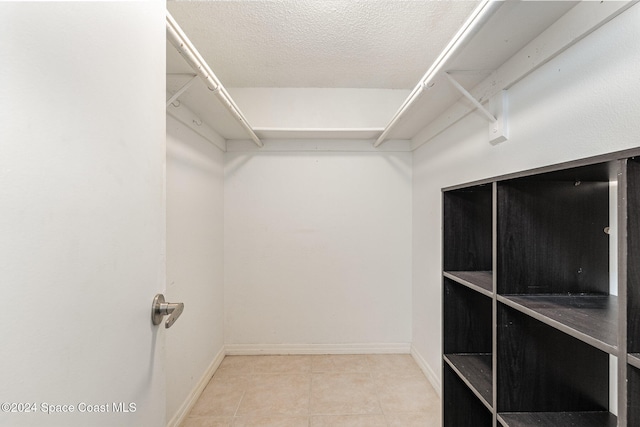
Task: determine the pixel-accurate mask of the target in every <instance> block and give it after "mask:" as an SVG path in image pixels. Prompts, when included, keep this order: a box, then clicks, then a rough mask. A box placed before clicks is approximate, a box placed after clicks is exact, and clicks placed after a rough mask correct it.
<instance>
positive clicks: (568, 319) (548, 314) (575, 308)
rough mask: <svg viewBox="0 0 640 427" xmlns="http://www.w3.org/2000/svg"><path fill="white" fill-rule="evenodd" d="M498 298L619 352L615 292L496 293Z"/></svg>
mask: <svg viewBox="0 0 640 427" xmlns="http://www.w3.org/2000/svg"><path fill="white" fill-rule="evenodd" d="M498 301H500V302H502V303H504V304H506V305H508V306H510V307H512V308H514V309H516V310H518V311H520V312H522V313H524V314H527V315H529V316H531V317H533V318H535V319H537V320H539V321H541V322H543V323H545V324H547V325H549V326H551V327H553V328H556V329H558V330H560V331H562V332H564V333H566V334H568V335H571V336H572V337H574V338H577V339H579V340H581V341H584V342H585V343H587V344H589V345H592V346H594V347H596V348H598V349H599V350H602V351H604V352H606V353H610V354H614V355H617V353H618V340H617V335H618V297H616V296H614V295H508V296H506V295H499V296H498Z"/></svg>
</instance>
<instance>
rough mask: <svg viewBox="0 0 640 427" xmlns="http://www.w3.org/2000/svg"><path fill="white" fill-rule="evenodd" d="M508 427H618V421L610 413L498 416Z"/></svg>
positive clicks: (521, 413) (507, 414)
mask: <svg viewBox="0 0 640 427" xmlns="http://www.w3.org/2000/svg"><path fill="white" fill-rule="evenodd" d="M498 420H499V421H500V422H501V423H502V424H503V425H504V426H506V427H534V426H535V427H544V426H548V427H558V426H567V427H616V426H617V425H618V419H617V418H616V416H615V415H613V414H611V413H610V412H605V411H602V412H519V413H502V414H498Z"/></svg>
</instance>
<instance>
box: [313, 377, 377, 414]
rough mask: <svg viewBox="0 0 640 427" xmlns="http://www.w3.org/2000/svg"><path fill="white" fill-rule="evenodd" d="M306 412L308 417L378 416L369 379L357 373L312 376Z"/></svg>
mask: <svg viewBox="0 0 640 427" xmlns="http://www.w3.org/2000/svg"><path fill="white" fill-rule="evenodd" d="M310 410H311V414H312V415H329V414H336V415H350V414H379V413H381V410H380V404H379V403H378V397H377V394H376V390H375V384H374V383H373V380H372V379H371V376H370V375H369V374H359V373H319V374H313V376H312V381H311V399H310Z"/></svg>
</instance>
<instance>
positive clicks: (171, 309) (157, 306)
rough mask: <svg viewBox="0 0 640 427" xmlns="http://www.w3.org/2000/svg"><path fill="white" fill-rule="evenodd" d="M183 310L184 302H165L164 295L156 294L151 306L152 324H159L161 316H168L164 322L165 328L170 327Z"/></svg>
mask: <svg viewBox="0 0 640 427" xmlns="http://www.w3.org/2000/svg"><path fill="white" fill-rule="evenodd" d="M183 310H184V303H181V302H177V303H170V302H165V300H164V295H162V294H158V295H156V296H155V297H154V298H153V306H152V307H151V321H152V322H153V324H154V325H159V324H160V322H162V317H163V316H167V315H168V316H169V318H168V319H167V321H166V322H165V323H164V327H165V328H167V329H168V328H170V327H171V326H172V325H173V324H174V323H176V320H178V317H180V315H181V314H182V311H183Z"/></svg>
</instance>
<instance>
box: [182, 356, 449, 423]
mask: <svg viewBox="0 0 640 427" xmlns="http://www.w3.org/2000/svg"><path fill="white" fill-rule="evenodd" d="M440 420H441V406H440V398H439V397H438V395H437V394H436V392H435V391H434V389H433V388H432V387H431V384H430V383H429V382H428V381H427V379H426V378H425V376H424V374H423V373H422V371H420V369H419V368H418V366H417V365H416V363H415V362H414V360H413V359H412V357H411V356H409V355H407V354H386V355H383V354H381V355H326V356H325V355H313V356H311V355H309V356H227V357H225V359H224V360H223V361H222V364H221V365H220V367H219V368H218V370H217V371H216V374H215V375H214V376H213V378H212V379H211V381H210V382H209V384H208V385H207V387H206V388H205V390H204V392H203V393H202V396H200V399H198V401H197V402H196V404H195V406H194V407H193V409H192V410H191V413H190V414H189V416H188V418H187V419H186V420H185V422H184V423H183V424H182V427H214V426H216V427H217V426H232V427H239V426H251V427H267V426H269V427H271V426H274V427H275V426H278V427H280V426H282V427H298V426H300V427H302V426H304V427H322V426H340V427H342V426H344V427H350V426H362V427H377V426H385V427H413V426H420V427H425V426H440V424H441V421H440Z"/></svg>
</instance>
